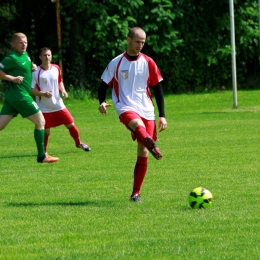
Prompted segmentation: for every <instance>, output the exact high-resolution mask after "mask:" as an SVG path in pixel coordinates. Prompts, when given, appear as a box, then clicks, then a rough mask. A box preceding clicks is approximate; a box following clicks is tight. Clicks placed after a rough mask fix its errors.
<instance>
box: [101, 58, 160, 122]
mask: <svg viewBox="0 0 260 260" xmlns="http://www.w3.org/2000/svg"><path fill="white" fill-rule="evenodd" d="M101 79H102V80H103V81H104V82H105V83H107V84H108V85H110V86H111V85H112V84H113V91H112V99H113V103H114V105H115V109H116V111H117V113H118V115H121V114H122V113H124V112H126V111H134V112H136V113H137V114H139V115H140V116H141V117H143V118H145V119H147V120H154V119H155V114H154V105H153V102H152V95H151V91H150V87H152V86H155V85H157V84H158V83H159V82H160V81H162V80H163V78H162V76H161V73H160V71H159V69H158V67H157V65H156V63H155V62H154V60H153V59H151V58H150V57H148V56H147V55H145V54H143V53H139V56H138V58H137V59H136V60H134V61H131V60H129V58H128V56H127V55H126V53H122V54H121V55H119V56H117V57H116V58H114V59H113V60H112V61H110V63H109V64H108V66H107V68H106V69H105V71H104V72H103V74H102V76H101Z"/></svg>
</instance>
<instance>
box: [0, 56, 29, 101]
mask: <svg viewBox="0 0 260 260" xmlns="http://www.w3.org/2000/svg"><path fill="white" fill-rule="evenodd" d="M0 70H2V71H3V72H5V73H6V74H8V75H12V76H13V77H17V76H22V77H24V80H23V81H22V82H21V83H20V84H16V83H13V82H11V81H7V84H8V87H7V90H6V92H5V99H6V100H7V101H8V100H13V101H21V100H25V99H27V98H28V96H30V92H31V83H32V62H31V59H30V57H29V56H28V53H27V52H24V53H23V54H19V53H17V52H15V51H12V52H11V53H10V54H9V55H7V56H6V57H5V58H4V59H3V60H2V61H1V63H0Z"/></svg>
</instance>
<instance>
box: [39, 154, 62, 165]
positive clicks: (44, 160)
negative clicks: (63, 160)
mask: <svg viewBox="0 0 260 260" xmlns="http://www.w3.org/2000/svg"><path fill="white" fill-rule="evenodd" d="M59 159H60V158H58V157H52V156H50V155H49V154H47V153H46V154H45V157H44V158H42V157H38V158H37V162H38V163H54V162H57V161H58V160H59Z"/></svg>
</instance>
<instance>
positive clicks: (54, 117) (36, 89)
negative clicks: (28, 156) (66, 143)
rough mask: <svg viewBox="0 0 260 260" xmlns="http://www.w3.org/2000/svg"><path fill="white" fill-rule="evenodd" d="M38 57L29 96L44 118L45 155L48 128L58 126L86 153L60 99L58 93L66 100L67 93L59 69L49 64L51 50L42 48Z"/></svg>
mask: <svg viewBox="0 0 260 260" xmlns="http://www.w3.org/2000/svg"><path fill="white" fill-rule="evenodd" d="M39 55H40V56H39V58H40V60H41V65H40V66H38V67H37V70H36V71H35V72H34V73H33V80H32V92H31V94H32V95H34V96H35V99H36V103H37V104H38V106H39V108H40V109H41V111H42V113H43V116H44V118H45V139H44V149H45V152H46V154H47V155H48V153H47V150H48V149H47V147H48V142H49V136H50V128H52V127H57V126H59V125H65V127H66V128H67V129H68V130H69V134H70V135H71V137H72V138H73V139H74V142H75V145H76V147H78V148H81V149H83V150H84V151H87V152H88V151H90V150H91V149H90V147H89V146H88V145H87V144H85V143H83V142H81V140H80V136H79V130H78V128H77V126H76V125H75V123H74V119H73V117H72V116H71V114H70V112H69V110H68V109H67V108H66V106H65V104H64V102H63V99H62V98H61V97H60V92H61V95H62V96H63V98H67V97H68V93H67V92H66V89H65V87H64V84H63V81H62V76H61V71H60V67H59V66H58V65H56V64H52V63H51V60H52V53H51V50H50V49H49V48H47V47H44V48H42V49H41V50H40V53H39Z"/></svg>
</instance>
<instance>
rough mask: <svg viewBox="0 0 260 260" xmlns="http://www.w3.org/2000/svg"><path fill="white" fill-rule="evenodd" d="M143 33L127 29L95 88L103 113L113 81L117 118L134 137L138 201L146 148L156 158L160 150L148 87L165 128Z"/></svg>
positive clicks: (159, 90) (134, 197) (160, 96)
mask: <svg viewBox="0 0 260 260" xmlns="http://www.w3.org/2000/svg"><path fill="white" fill-rule="evenodd" d="M145 40H146V33H145V32H144V30H143V29H141V28H139V27H134V28H132V29H130V31H129V33H128V35H127V50H126V52H124V53H122V54H121V55H119V56H117V57H116V58H114V59H113V60H112V61H110V63H109V64H108V66H107V67H106V69H105V71H104V72H103V74H102V76H101V79H102V81H101V84H100V86H99V89H98V98H99V103H100V106H99V107H98V109H99V111H100V113H102V114H107V107H109V106H111V105H110V104H108V103H106V91H107V89H108V87H109V86H111V85H113V92H112V99H113V103H114V105H115V109H116V111H117V113H118V116H119V119H120V121H121V122H122V123H123V124H124V125H125V126H126V127H127V128H128V129H129V130H130V131H131V132H132V137H133V140H136V139H137V142H138V146H137V160H136V164H135V168H134V184H133V191H132V194H131V196H130V200H131V201H136V202H139V201H140V189H141V186H142V183H143V181H144V177H145V174H146V171H147V165H148V152H151V153H152V155H153V156H154V157H155V158H156V159H157V160H160V159H161V158H162V153H161V152H160V150H159V148H158V147H157V146H156V145H155V141H156V140H157V134H156V123H155V114H154V105H153V102H152V95H151V92H150V88H152V89H153V91H154V95H155V99H156V103H157V106H158V110H159V119H158V127H159V129H160V131H162V130H164V129H166V127H167V122H166V119H165V114H164V97H163V90H162V85H161V81H162V76H161V73H160V71H159V69H158V67H157V65H156V64H155V62H154V61H153V59H151V58H150V57H148V56H147V55H145V54H143V53H141V50H142V48H143V46H144V43H145Z"/></svg>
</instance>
